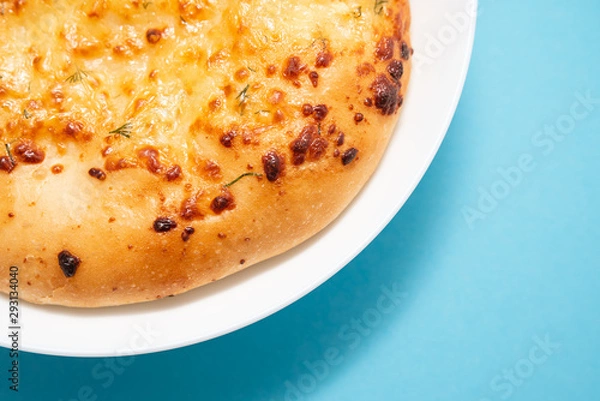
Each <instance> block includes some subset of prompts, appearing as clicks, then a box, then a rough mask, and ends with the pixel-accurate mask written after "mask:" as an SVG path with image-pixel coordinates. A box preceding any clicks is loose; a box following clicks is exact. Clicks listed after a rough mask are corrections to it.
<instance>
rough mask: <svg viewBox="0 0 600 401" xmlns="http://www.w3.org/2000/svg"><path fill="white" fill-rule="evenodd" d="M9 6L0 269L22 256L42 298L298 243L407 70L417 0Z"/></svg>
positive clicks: (339, 201)
mask: <svg viewBox="0 0 600 401" xmlns="http://www.w3.org/2000/svg"><path fill="white" fill-rule="evenodd" d="M0 24H1V25H0V33H1V34H2V35H1V36H2V41H0V103H1V104H2V107H1V108H0V247H1V252H0V284H1V290H2V291H4V292H8V291H9V279H10V274H9V269H10V267H11V266H17V267H18V268H19V281H20V287H19V291H20V297H21V298H23V299H25V300H28V301H31V302H34V303H41V304H60V305H68V306H78V307H97V306H107V305H119V304H127V303H133V302H142V301H149V300H154V299H158V298H162V297H166V296H170V295H175V294H179V293H182V292H185V291H188V290H190V289H192V288H195V287H198V286H201V285H203V284H206V283H209V282H212V281H215V280H218V279H220V278H222V277H225V276H227V275H230V274H232V273H235V272H237V271H239V270H241V269H243V268H246V267H248V266H251V265H253V264H255V263H257V262H260V261H262V260H264V259H267V258H269V257H272V256H275V255H277V254H280V253H282V252H285V251H286V250H288V249H290V248H292V247H294V246H295V245H298V244H299V243H301V242H303V241H304V240H306V239H307V238H309V237H311V236H312V235H314V234H315V233H317V232H318V231H319V230H321V229H322V228H324V227H325V226H326V225H327V224H329V223H330V222H331V221H332V220H333V219H335V217H336V216H338V215H339V214H340V212H341V211H342V210H343V209H344V208H345V207H346V206H347V205H348V204H349V203H350V202H351V200H352V199H353V198H354V197H355V195H356V194H357V193H358V191H359V190H360V189H361V187H362V186H363V185H364V184H365V182H366V181H367V179H368V178H369V177H370V176H371V174H372V173H373V171H374V169H375V168H376V166H377V164H378V162H379V160H380V158H381V157H382V153H383V151H384V149H385V147H386V144H387V143H388V139H389V137H390V134H391V132H392V130H393V128H394V125H395V123H396V121H397V119H398V116H399V109H400V107H401V105H402V101H403V94H404V91H405V88H406V86H407V81H408V78H409V75H410V61H409V60H410V57H411V53H412V49H411V48H410V41H409V25H410V15H409V6H408V1H407V0H390V1H382V0H376V1H375V0H345V1H331V0H290V1H286V2H281V1H279V2H275V1H271V0H247V1H239V0H219V1H216V0H187V1H186V0H179V1H175V0H173V1H160V0H153V1H138V0H133V1H120V0H118V1H117V0H90V1H75V0H12V1H0ZM340 246H344V244H340Z"/></svg>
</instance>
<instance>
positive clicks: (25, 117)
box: [23, 109, 31, 120]
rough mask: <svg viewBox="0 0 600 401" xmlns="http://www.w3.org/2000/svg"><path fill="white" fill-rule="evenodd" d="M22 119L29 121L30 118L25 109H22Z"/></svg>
mask: <svg viewBox="0 0 600 401" xmlns="http://www.w3.org/2000/svg"><path fill="white" fill-rule="evenodd" d="M23 118H24V119H26V120H29V119H30V118H31V114H29V112H28V111H27V109H23Z"/></svg>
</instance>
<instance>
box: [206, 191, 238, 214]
mask: <svg viewBox="0 0 600 401" xmlns="http://www.w3.org/2000/svg"><path fill="white" fill-rule="evenodd" d="M234 208H235V202H234V199H233V195H232V194H231V192H229V191H228V190H226V189H224V190H223V191H221V195H219V196H217V197H215V198H214V199H213V200H212V202H211V203H210V209H211V210H212V211H213V212H215V214H221V213H223V212H224V211H225V210H231V209H234Z"/></svg>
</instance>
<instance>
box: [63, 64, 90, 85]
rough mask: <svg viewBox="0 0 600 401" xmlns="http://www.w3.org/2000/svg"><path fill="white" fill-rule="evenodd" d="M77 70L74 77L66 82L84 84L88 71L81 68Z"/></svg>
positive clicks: (70, 77)
mask: <svg viewBox="0 0 600 401" xmlns="http://www.w3.org/2000/svg"><path fill="white" fill-rule="evenodd" d="M76 68H77V71H75V73H74V74H73V75H71V76H69V77H68V78H67V79H65V82H68V83H70V84H76V83H78V82H82V81H83V80H84V79H85V78H86V77H87V76H88V73H87V71H83V70H80V69H79V67H76Z"/></svg>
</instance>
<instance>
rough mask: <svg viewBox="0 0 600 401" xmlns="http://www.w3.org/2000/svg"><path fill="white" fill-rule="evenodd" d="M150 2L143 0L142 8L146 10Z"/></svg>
mask: <svg viewBox="0 0 600 401" xmlns="http://www.w3.org/2000/svg"><path fill="white" fill-rule="evenodd" d="M150 4H152V2H151V1H145V2H143V3H142V7H144V10H146V9H147V8H148V6H150Z"/></svg>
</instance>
